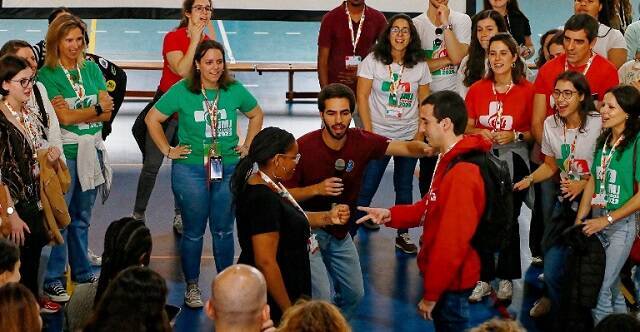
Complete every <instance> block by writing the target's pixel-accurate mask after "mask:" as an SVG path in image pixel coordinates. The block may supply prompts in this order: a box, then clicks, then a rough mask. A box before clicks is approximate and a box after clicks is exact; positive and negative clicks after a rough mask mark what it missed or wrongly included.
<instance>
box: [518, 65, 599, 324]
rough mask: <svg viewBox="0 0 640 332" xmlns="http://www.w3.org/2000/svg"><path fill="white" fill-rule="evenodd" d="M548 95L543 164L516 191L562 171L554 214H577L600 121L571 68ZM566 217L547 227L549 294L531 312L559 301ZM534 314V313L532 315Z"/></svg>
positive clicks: (552, 306)
mask: <svg viewBox="0 0 640 332" xmlns="http://www.w3.org/2000/svg"><path fill="white" fill-rule="evenodd" d="M552 95H553V98H554V99H555V111H554V114H553V115H550V116H548V117H547V118H546V119H545V121H544V135H543V140H542V153H543V154H544V155H545V158H544V163H543V164H541V165H540V166H539V167H538V168H537V169H536V170H535V171H534V172H533V173H531V174H530V175H528V176H526V177H525V178H524V179H522V180H521V181H520V182H518V183H516V184H515V185H514V189H515V190H525V189H527V188H529V186H531V185H532V184H533V183H538V182H542V181H544V180H546V179H549V178H551V177H553V176H554V175H555V174H557V173H560V186H559V188H558V191H559V192H558V199H557V200H556V204H555V206H554V211H553V214H552V215H553V216H554V217H555V216H558V215H560V214H561V213H570V214H575V211H576V210H577V206H578V203H579V202H580V199H579V196H580V195H581V193H582V191H583V190H584V188H585V186H586V184H587V181H588V180H589V177H590V174H591V173H590V170H591V164H592V162H593V155H594V151H595V148H596V141H597V140H598V137H599V135H600V130H601V128H602V120H601V119H600V116H599V114H598V113H597V112H596V109H595V107H594V103H593V99H592V97H591V90H590V89H589V84H588V83H587V80H586V79H585V78H584V76H583V75H582V74H580V73H577V72H572V71H567V72H564V73H562V74H560V75H559V76H558V78H557V80H556V84H555V89H554V90H553V93H552ZM564 219H566V221H567V222H566V223H561V222H557V223H553V224H549V225H545V229H544V235H543V240H542V245H543V249H544V252H545V257H544V281H545V284H546V286H547V288H546V289H547V295H548V298H543V299H541V300H539V301H538V302H536V304H535V305H534V308H533V309H532V310H531V313H532V315H534V316H537V315H540V314H544V313H545V312H548V311H549V310H550V309H558V306H559V304H560V293H561V288H562V278H563V275H562V274H563V266H564V263H565V258H566V252H567V250H566V247H564V246H563V245H561V244H560V243H559V241H558V239H559V236H560V234H562V232H563V231H564V230H565V229H566V228H567V227H569V226H571V225H572V224H573V221H574V218H564ZM549 299H550V300H551V302H549ZM549 304H550V305H549ZM534 312H535V313H536V314H533V313H534ZM553 312H557V311H556V310H554V311H553Z"/></svg>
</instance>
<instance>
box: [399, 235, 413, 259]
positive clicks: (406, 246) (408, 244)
mask: <svg viewBox="0 0 640 332" xmlns="http://www.w3.org/2000/svg"><path fill="white" fill-rule="evenodd" d="M396 248H398V249H400V250H402V251H403V252H404V253H407V254H415V253H417V252H418V247H416V245H415V243H413V241H411V238H410V237H409V233H402V234H398V236H397V237H396Z"/></svg>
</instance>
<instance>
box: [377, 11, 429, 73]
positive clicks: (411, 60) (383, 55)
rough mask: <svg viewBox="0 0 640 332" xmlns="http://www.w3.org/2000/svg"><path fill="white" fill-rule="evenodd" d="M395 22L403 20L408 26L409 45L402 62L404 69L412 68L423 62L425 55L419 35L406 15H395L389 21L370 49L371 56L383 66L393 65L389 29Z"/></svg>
mask: <svg viewBox="0 0 640 332" xmlns="http://www.w3.org/2000/svg"><path fill="white" fill-rule="evenodd" d="M397 20H405V21H407V23H408V24H409V30H410V32H409V37H410V38H411V40H410V41H409V45H408V46H407V50H406V52H405V54H404V59H402V62H403V64H404V66H405V67H407V68H412V67H413V66H415V65H416V64H418V63H419V62H421V61H424V60H425V58H426V55H425V53H424V50H423V49H422V46H421V44H420V35H419V34H418V30H417V29H416V26H415V25H414V24H413V21H412V20H411V17H409V15H407V14H397V15H394V16H393V17H391V19H389V24H387V27H386V28H385V29H384V30H382V32H380V36H378V42H377V43H376V44H375V45H374V46H373V47H372V52H373V56H374V57H375V58H376V60H378V61H380V62H382V63H383V64H385V65H390V64H392V63H393V57H392V56H391V41H390V40H389V35H390V34H391V28H392V27H393V24H394V23H395V22H396V21H397Z"/></svg>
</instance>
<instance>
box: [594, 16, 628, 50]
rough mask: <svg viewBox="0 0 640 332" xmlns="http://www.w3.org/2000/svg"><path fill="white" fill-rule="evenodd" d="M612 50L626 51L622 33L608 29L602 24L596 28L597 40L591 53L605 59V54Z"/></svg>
mask: <svg viewBox="0 0 640 332" xmlns="http://www.w3.org/2000/svg"><path fill="white" fill-rule="evenodd" d="M612 48H622V49H625V50H626V49H627V43H626V42H625V41H624V36H623V35H622V32H620V30H617V29H613V28H610V27H608V26H606V25H604V24H602V23H600V26H599V27H598V40H596V46H594V47H593V51H594V52H596V53H598V54H600V55H602V56H603V57H605V58H607V53H608V52H609V50H611V49H612Z"/></svg>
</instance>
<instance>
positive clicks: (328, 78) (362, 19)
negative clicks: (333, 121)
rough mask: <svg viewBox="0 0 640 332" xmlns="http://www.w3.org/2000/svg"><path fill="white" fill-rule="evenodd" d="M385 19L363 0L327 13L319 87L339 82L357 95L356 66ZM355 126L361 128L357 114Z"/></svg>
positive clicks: (320, 51) (322, 27) (321, 42)
mask: <svg viewBox="0 0 640 332" xmlns="http://www.w3.org/2000/svg"><path fill="white" fill-rule="evenodd" d="M386 25H387V19H386V18H385V17H384V15H383V14H382V13H381V12H379V11H377V10H376V9H374V8H372V7H369V6H367V5H366V4H365V0H347V1H344V2H343V3H342V4H340V5H339V6H338V7H336V8H334V9H333V10H331V11H330V12H328V13H326V14H325V15H324V16H323V17H322V23H321V24H320V34H319V35H318V81H319V82H320V88H324V87H325V86H326V85H327V84H330V83H342V84H344V85H346V86H348V87H350V88H351V90H353V92H354V93H355V92H356V85H357V84H356V83H357V81H358V80H357V77H356V73H357V70H358V65H359V64H360V62H361V61H362V60H363V59H364V58H365V57H366V56H367V54H368V53H369V49H370V48H371V46H372V45H373V44H375V42H376V39H377V38H378V35H379V34H380V32H381V31H382V30H383V29H384V28H385V26H386ZM354 120H355V122H356V126H358V127H362V123H361V121H360V118H359V117H358V116H357V113H355V114H354Z"/></svg>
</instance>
